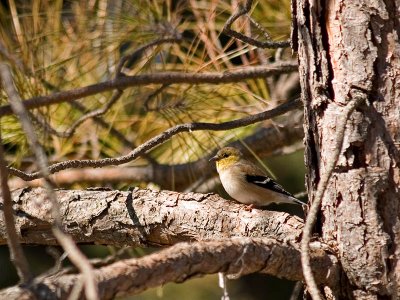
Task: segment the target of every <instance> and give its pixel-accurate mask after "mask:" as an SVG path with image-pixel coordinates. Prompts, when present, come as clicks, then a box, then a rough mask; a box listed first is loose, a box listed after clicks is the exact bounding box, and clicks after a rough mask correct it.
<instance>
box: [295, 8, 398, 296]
mask: <svg viewBox="0 0 400 300" xmlns="http://www.w3.org/2000/svg"><path fill="white" fill-rule="evenodd" d="M293 1H294V2H293V13H294V16H293V18H294V26H293V43H294V47H295V49H297V50H298V53H299V60H300V78H301V86H302V91H303V94H302V99H303V102H304V106H305V133H306V137H305V143H306V154H305V160H306V164H307V168H308V176H307V186H308V190H309V195H310V201H312V200H313V197H315V194H314V193H315V191H316V188H317V185H318V183H319V180H320V178H321V176H322V174H324V172H325V170H326V164H327V162H329V160H330V159H331V158H332V151H334V149H335V143H336V128H337V126H338V122H340V121H341V116H342V114H343V111H344V109H345V106H346V104H347V103H348V102H349V101H351V100H352V98H353V97H354V94H355V92H360V91H361V92H362V93H364V94H365V96H366V101H365V102H364V103H363V104H362V105H360V106H359V107H358V108H357V109H356V110H355V111H354V112H353V114H352V115H351V117H350V119H349V120H348V121H347V126H346V131H345V136H344V142H343V148H342V150H341V152H340V156H339V160H338V163H337V166H336V168H335V171H334V173H333V176H332V178H331V180H330V183H329V185H328V188H327V190H326V192H325V196H324V198H323V201H322V205H321V213H320V215H319V216H318V222H317V226H316V231H317V232H318V233H319V234H320V235H321V236H322V237H323V238H324V239H325V240H326V241H327V242H329V243H330V244H333V245H335V246H336V247H337V250H338V256H339V259H340V261H341V264H342V267H343V283H344V284H341V285H340V287H339V289H338V290H337V291H333V292H334V293H336V297H337V298H339V299H400V222H399V213H400V196H399V195H400V194H399V186H400V172H399V162H400V155H399V152H400V151H399V149H400V147H399V145H400V131H399V127H400V62H399V56H400V47H399V33H400V26H399V2H398V1H397V2H395V1H394V0H393V1H390V0H382V1H379V0H376V1H374V0H369V1H367V0H360V1H344V0H336V1H334V0H326V1H318V0H315V1H312V0H308V1H307V0H293ZM321 291H324V292H325V295H326V296H327V293H326V292H327V289H326V288H325V290H322V289H321ZM328 298H329V297H328ZM331 298H332V297H331Z"/></svg>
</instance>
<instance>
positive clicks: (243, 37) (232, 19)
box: [222, 0, 290, 49]
mask: <svg viewBox="0 0 400 300" xmlns="http://www.w3.org/2000/svg"><path fill="white" fill-rule="evenodd" d="M252 4H253V0H247V1H246V4H245V6H244V7H242V8H240V9H239V10H238V11H237V12H236V13H234V14H233V15H232V16H230V17H229V19H228V20H227V21H226V23H225V25H224V28H223V29H222V31H223V32H224V33H225V34H227V35H229V36H230V37H233V38H236V39H238V40H240V41H242V42H244V43H247V44H249V45H253V46H256V47H259V48H270V49H276V48H284V47H289V46H290V41H289V40H288V41H283V42H275V41H272V40H270V38H269V35H268V33H267V32H266V31H265V30H264V29H263V28H262V27H261V26H260V25H259V24H258V23H257V22H255V21H254V20H252V19H251V18H250V20H251V23H252V24H253V25H255V26H256V27H257V28H258V29H260V30H261V32H262V33H263V34H264V37H266V38H267V40H266V41H264V42H262V41H259V40H256V39H253V38H252V37H249V36H246V35H244V34H242V33H240V32H237V31H235V30H232V29H231V27H232V24H233V22H235V21H236V20H237V19H238V18H239V17H241V16H243V15H247V14H248V13H249V12H250V9H251V6H252Z"/></svg>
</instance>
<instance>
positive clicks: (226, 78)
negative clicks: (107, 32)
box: [0, 61, 297, 117]
mask: <svg viewBox="0 0 400 300" xmlns="http://www.w3.org/2000/svg"><path fill="white" fill-rule="evenodd" d="M296 70H297V62H295V61H287V62H279V63H272V64H270V65H268V66H260V67H246V68H242V69H237V70H232V71H226V72H205V73H184V72H162V73H156V74H141V75H135V76H122V77H119V78H115V79H111V80H108V81H104V82H101V83H96V84H92V85H88V86H85V87H81V88H77V89H72V90H69V91H64V92H57V93H53V94H51V95H48V96H39V97H33V98H30V99H27V100H24V101H23V102H24V106H25V107H26V108H27V109H32V108H38V107H41V106H47V105H52V104H57V103H61V102H65V101H73V100H77V99H81V98H84V97H87V96H91V95H95V94H98V93H102V92H106V91H110V90H114V89H119V90H124V89H126V88H128V87H133V86H139V85H148V84H174V83H189V84H203V83H209V84H222V83H233V82H240V81H243V80H246V79H255V78H264V77H268V76H274V75H279V74H284V73H290V72H293V71H296ZM10 114H12V110H11V107H10V106H9V105H3V106H1V107H0V117H3V116H5V115H10Z"/></svg>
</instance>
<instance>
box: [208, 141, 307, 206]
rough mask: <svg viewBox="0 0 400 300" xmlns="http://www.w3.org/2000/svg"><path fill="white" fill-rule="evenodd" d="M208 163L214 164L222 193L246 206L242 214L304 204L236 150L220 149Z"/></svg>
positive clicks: (230, 148)
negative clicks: (273, 205)
mask: <svg viewBox="0 0 400 300" xmlns="http://www.w3.org/2000/svg"><path fill="white" fill-rule="evenodd" d="M210 161H215V164H216V167H217V171H218V174H219V178H220V180H221V183H222V186H223V187H224V189H225V191H226V192H227V193H228V194H229V196H231V197H232V198H233V199H235V200H236V201H238V202H240V203H243V204H247V207H246V210H250V211H251V209H252V208H254V207H262V206H267V205H269V204H271V203H293V204H300V205H304V204H305V203H304V202H302V201H300V200H299V199H297V198H296V197H294V196H293V195H292V194H291V193H289V192H287V191H286V190H285V189H284V188H283V187H282V186H280V185H279V184H278V183H276V182H275V181H274V180H273V179H271V178H270V177H268V176H267V175H265V173H264V172H263V171H262V170H261V169H260V168H259V167H257V166H256V165H255V164H253V163H252V162H250V161H248V160H246V159H245V158H244V157H243V153H242V152H241V151H240V150H239V149H237V148H234V147H225V148H222V149H220V150H219V151H218V152H217V154H216V155H215V156H213V157H211V159H210Z"/></svg>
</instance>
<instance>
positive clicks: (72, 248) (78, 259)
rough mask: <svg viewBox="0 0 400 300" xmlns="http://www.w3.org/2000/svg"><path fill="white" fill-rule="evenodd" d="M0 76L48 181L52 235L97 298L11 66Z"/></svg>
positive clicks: (0, 65)
mask: <svg viewBox="0 0 400 300" xmlns="http://www.w3.org/2000/svg"><path fill="white" fill-rule="evenodd" d="M0 76H1V79H2V83H3V88H4V90H5V91H6V93H7V95H8V99H9V102H10V105H11V108H12V110H13V112H14V114H15V115H16V116H17V117H18V118H19V120H20V122H21V126H22V129H23V130H24V132H25V135H26V137H27V140H28V143H29V146H30V148H31V150H32V151H33V152H34V154H35V157H36V161H37V164H38V167H39V169H40V173H41V174H42V176H43V177H44V179H45V187H46V192H47V195H48V197H49V199H50V201H51V203H52V215H53V218H54V226H53V228H52V229H53V230H52V231H53V234H54V236H55V237H56V238H57V240H58V242H59V243H60V244H61V245H62V247H63V249H64V250H65V251H66V252H67V253H68V256H69V258H70V259H71V261H72V262H73V263H75V264H76V266H77V267H78V268H79V269H80V271H81V272H82V274H83V276H84V277H85V293H86V297H87V298H88V299H93V300H94V299H98V298H99V297H98V291H97V283H96V280H95V277H94V275H93V268H92V266H91V265H90V263H89V262H88V260H87V258H86V257H85V256H84V255H83V254H82V253H81V252H80V250H79V249H78V248H77V247H76V245H75V243H74V242H73V240H72V239H71V237H70V236H69V235H67V234H65V233H64V232H63V231H62V229H61V228H62V222H61V216H60V210H59V205H58V201H57V197H56V194H55V192H54V189H53V185H52V182H51V180H50V177H49V176H50V173H49V169H48V163H47V157H46V155H45V153H44V151H43V148H42V147H41V145H40V143H39V141H38V139H37V136H36V134H35V132H34V129H33V126H32V124H31V121H30V120H29V116H28V112H27V111H26V108H25V107H24V105H23V104H22V100H21V98H20V96H19V95H18V93H17V91H16V89H15V87H14V83H13V79H12V76H11V71H10V69H9V66H8V65H7V64H5V63H0Z"/></svg>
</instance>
